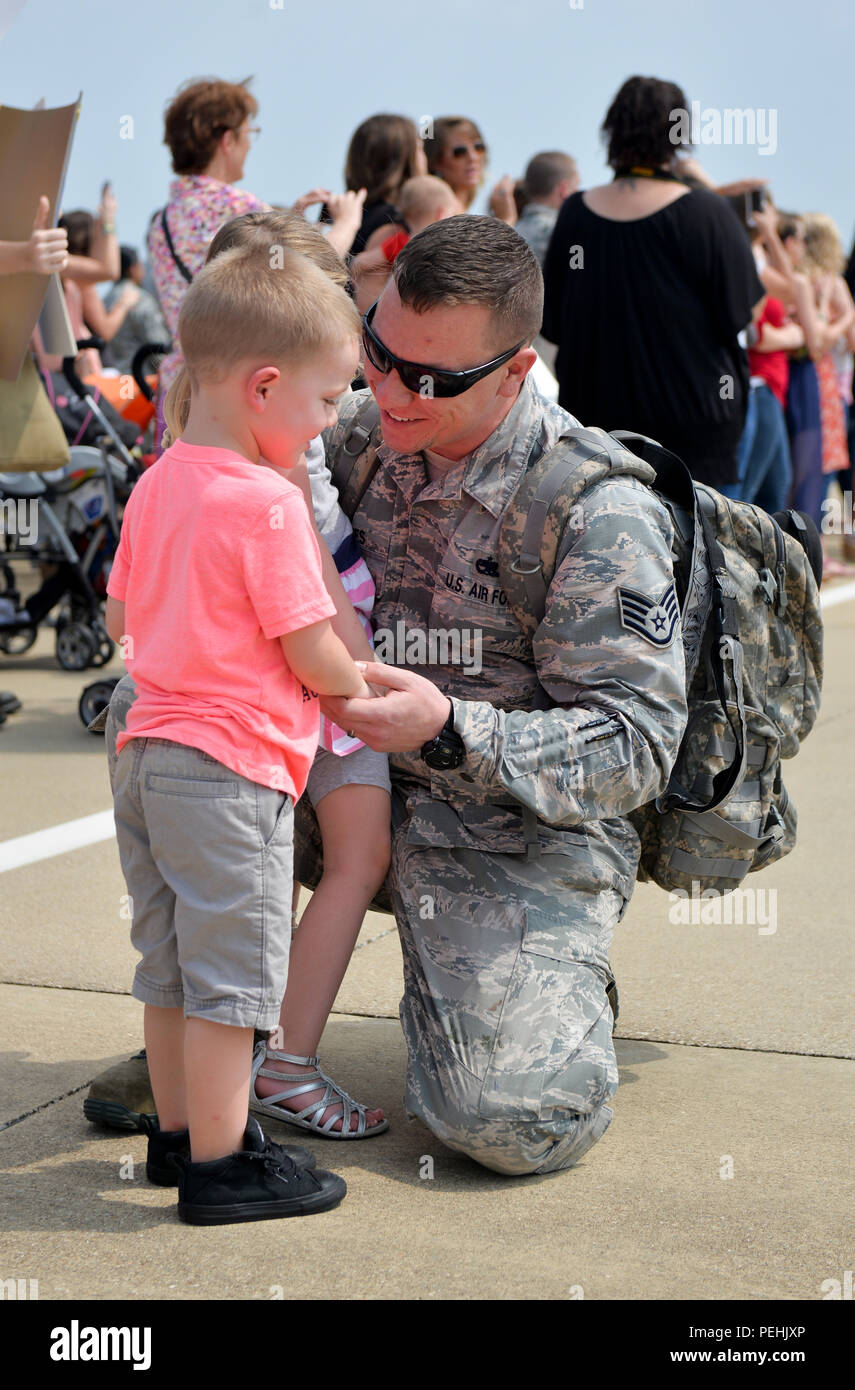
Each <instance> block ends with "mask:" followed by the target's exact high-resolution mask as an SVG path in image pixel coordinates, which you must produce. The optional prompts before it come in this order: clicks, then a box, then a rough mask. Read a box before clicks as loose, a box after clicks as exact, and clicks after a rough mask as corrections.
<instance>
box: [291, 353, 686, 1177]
mask: <svg viewBox="0 0 855 1390" xmlns="http://www.w3.org/2000/svg"><path fill="white" fill-rule="evenodd" d="M362 400H364V393H358V394H357V395H355V396H354V397H352V398H350V399H349V400H348V401H346V402H345V404H344V407H343V409H342V412H341V417H340V419H339V422H338V424H337V426H336V427H335V428H334V429H333V430H332V431H330V433H329V436H328V438H327V439H326V445H327V457H328V462H329V464H330V467H331V468H332V467H333V464H334V460H335V458H336V456H337V454H338V451H339V450H340V449H341V448H342V446H343V444H344V442H345V440H346V439H347V436H348V433H349V430H350V424H351V421H352V419H353V415H354V412H355V411H356V410H357V409H358V408H359V405H360V403H361V401H362ZM572 423H573V422H572V418H571V417H569V416H568V415H567V414H566V412H565V411H563V410H562V409H560V408H559V407H558V406H556V405H552V404H550V403H549V402H547V401H546V400H544V398H543V397H541V396H540V395H539V394H538V393H537V392H536V390H535V389H534V388H533V387H532V386H531V385H530V383H529V381H528V380H526V382H525V383H524V386H523V389H522V391H521V393H520V396H519V398H518V400H517V401H516V402H515V403H514V406H513V408H512V409H511V411H510V412H509V414H508V415H507V416H506V418H505V419H504V421H503V422H502V423H501V424H500V426H499V428H498V429H497V430H496V431H495V432H494V433H493V434H492V435H491V436H490V438H489V439H487V440H486V441H485V443H484V444H482V445H481V446H480V448H478V449H477V450H475V451H474V452H473V453H472V454H470V455H469V456H468V457H467V458H466V459H464V460H463V461H462V462H461V463H460V464H459V465H458V466H457V467H455V468H454V469H452V470H451V471H450V472H449V473H448V474H447V475H446V476H445V477H443V478H440V479H438V480H437V481H435V482H431V481H430V480H429V478H428V474H427V471H426V465H425V460H424V457H423V455H422V454H415V455H402V454H395V453H394V452H393V451H392V450H391V449H389V448H388V447H386V446H381V448H380V450H379V454H378V457H379V459H380V467H379V469H378V472H377V474H376V476H375V477H374V479H373V480H372V482H371V484H370V487H369V488H368V490H367V492H366V494H365V496H364V497H363V499H362V501H361V503H360V504H359V506H358V508H357V510H356V512H355V514H354V517H353V523H354V530H355V533H356V535H357V538H358V540H359V542H360V544H361V546H362V550H363V554H364V556H365V559H366V561H367V564H368V568H369V569H370V571H371V575H372V578H373V579H374V583H375V585H376V588H377V601H376V604H375V609H374V619H375V624H376V630H377V635H378V648H379V649H380V650H381V651H382V645H381V643H387V642H388V641H389V638H388V637H387V638H384V636H383V634H384V632H386V633H390V634H396V635H397V637H398V638H399V639H400V638H401V637H402V636H403V635H404V634H405V633H409V632H411V631H412V630H413V629H421V630H422V632H424V631H425V630H427V631H428V632H430V631H431V630H433V631H437V630H442V631H443V632H444V633H445V634H446V640H447V641H450V642H453V641H454V639H455V635H456V638H457V641H458V643H460V646H459V648H458V652H459V654H463V659H462V660H459V661H458V662H457V663H454V662H453V661H449V660H448V659H444V658H443V653H441V652H436V651H435V652H431V651H430V650H427V652H426V653H425V654H424V655H425V659H424V661H423V663H422V664H419V663H418V657H419V653H418V651H417V650H416V649H415V648H413V649H411V651H410V652H409V653H405V652H402V651H401V650H400V649H399V650H398V651H397V652H396V653H395V659H394V661H393V663H392V664H399V665H404V664H406V666H407V667H408V668H409V669H415V670H417V671H418V672H419V673H420V674H422V675H424V676H427V677H428V678H429V679H430V680H432V681H433V682H434V683H435V684H436V685H437V686H438V687H439V689H441V690H442V691H443V693H444V694H446V695H448V696H449V698H450V699H451V700H452V702H453V706H454V726H455V729H456V730H457V732H458V733H459V734H460V735H461V737H462V739H463V742H464V745H465V749H466V758H465V761H464V762H463V763H462V765H461V766H460V767H459V768H457V769H455V770H453V771H450V772H439V771H432V770H431V769H430V768H429V767H428V766H427V765H426V764H425V763H424V762H423V761H422V759H421V757H420V756H419V751H418V750H415V751H414V752H408V753H393V754H391V755H390V765H391V770H392V782H393V828H394V836H393V856H392V867H391V869H390V874H389V879H388V888H389V893H390V897H391V905H392V908H393V910H394V913H395V917H396V919H397V923H398V928H399V931H400V936H401V943H402V948H403V958H404V996H403V999H402V1002H401V1009H400V1016H401V1023H402V1027H403V1030H404V1036H405V1038H406V1042H407V1049H408V1054H409V1060H408V1069H407V1082H406V1105H407V1110H408V1112H409V1113H410V1114H411V1115H413V1116H416V1117H418V1118H419V1119H420V1120H422V1121H423V1122H424V1123H425V1124H426V1125H427V1126H428V1127H429V1128H430V1129H431V1130H432V1131H433V1133H434V1134H436V1135H437V1136H438V1138H440V1139H441V1140H442V1141H443V1142H444V1143H445V1144H447V1145H449V1146H450V1147H451V1148H454V1149H457V1150H459V1151H460V1152H461V1153H465V1154H468V1155H470V1156H471V1157H472V1158H474V1159H476V1160H477V1161H478V1162H479V1163H481V1164H483V1165H484V1166H486V1167H488V1168H492V1169H495V1170H496V1171H498V1172H502V1173H511V1174H520V1173H530V1172H550V1171H552V1170H554V1169H559V1168H567V1167H570V1166H571V1165H572V1164H574V1163H576V1162H577V1161H578V1159H579V1158H580V1157H581V1156H582V1155H583V1154H584V1153H585V1152H586V1151H587V1150H588V1149H589V1148H590V1147H591V1145H592V1144H594V1143H595V1142H596V1141H597V1139H599V1138H600V1136H601V1135H602V1134H603V1133H604V1132H605V1130H606V1128H607V1127H608V1125H609V1123H610V1121H611V1118H612V1111H611V1108H610V1106H609V1104H608V1102H609V1100H610V1099H611V1097H612V1096H613V1094H614V1092H615V1090H616V1089H617V1083H618V1076H617V1067H616V1062H615V1055H614V1048H613V1045H612V1037H611V1013H610V1010H609V1007H608V1003H607V999H606V988H607V986H608V985H609V983H610V982H611V971H610V967H609V961H608V952H609V945H610V942H611V938H612V932H613V930H614V927H615V925H616V923H617V922H618V921H619V920H620V918H621V917H622V915H623V913H624V911H625V908H626V905H627V902H628V901H629V898H630V896H631V893H632V890H633V887H634V884H635V876H636V868H637V863H638V855H639V841H638V836H637V834H636V832H635V831H634V829H633V828H632V826H631V825H630V824H629V822H628V821H627V820H626V819H625V817H626V814H627V812H629V811H630V810H632V809H633V808H634V807H636V806H638V805H640V804H641V803H643V802H645V801H648V800H649V799H650V798H652V797H654V796H656V795H657V793H658V792H659V791H660V790H661V789H662V788H663V787H664V785H665V783H666V781H667V778H668V774H669V772H670V769H671V766H672V764H673V761H674V758H675V756H676V753H677V749H678V746H679V742H680V738H681V736H682V732H683V729H684V727H685V722H686V701H685V688H684V681H685V671H684V661H683V649H682V641H681V637H680V633H679V626H678V628H677V631H676V632H675V634H674V637H673V639H672V640H671V642H670V644H669V645H668V646H664V647H658V646H656V645H655V644H654V643H652V642H651V641H649V640H646V639H645V638H644V637H643V636H640V635H638V634H637V633H636V632H634V631H632V630H630V629H629V628H628V627H627V626H626V625H622V623H621V613H620V609H619V603H618V594H617V589H618V586H619V585H620V586H626V589H628V590H632V591H635V593H636V594H642V595H654V596H656V595H660V594H662V593H663V591H665V590H666V589H667V587H668V585H669V583H670V582H671V579H672V566H671V554H670V550H671V523H670V519H669V517H668V515H667V512H666V511H665V509H664V507H662V505H661V504H660V503H659V502H658V501H657V500H656V499H655V498H654V497H653V495H652V494H651V493H650V492H649V491H648V490H647V489H646V488H645V487H644V486H643V485H642V484H641V483H639V482H638V481H637V480H635V479H633V478H626V479H623V478H614V479H606V480H605V481H603V482H602V483H600V484H597V485H596V486H595V487H593V488H591V489H590V491H589V492H587V493H586V494H585V497H584V508H583V524H582V526H581V527H580V528H579V530H578V532H577V533H576V534H575V539H574V541H573V544H572V545H571V547H570V550H569V552H568V553H567V554H566V555H565V556H564V558H563V560H562V562H561V564H560V566H559V568H558V569H557V571H556V574H555V578H554V580H553V583H552V585H551V588H550V591H549V596H548V599H547V607H546V612H545V616H544V618H543V621H542V622H541V624H540V626H539V627H538V629H537V631H536V633H535V634H534V638H533V641H532V640H530V639H529V638H527V637H526V636H525V635H524V633H523V632H522V630H521V628H520V625H519V623H518V622H517V620H516V619H515V618H514V616H513V613H512V611H511V608H510V606H509V605H508V602H507V595H506V594H505V593H504V591H503V590H502V589H501V588H500V586H499V581H498V565H497V560H496V553H497V538H498V534H499V528H500V525H501V521H502V516H503V514H504V512H505V510H506V509H507V508H509V507H512V506H513V505H514V494H515V491H516V489H517V486H518V484H519V482H520V480H521V478H522V477H523V474H524V472H525V470H526V466H527V464H530V463H532V462H533V461H534V460H535V459H537V458H538V457H539V456H540V454H541V453H542V452H543V451H544V450H545V449H547V448H549V447H550V446H551V445H552V444H553V443H554V442H555V440H556V439H557V438H558V437H559V435H560V434H561V432H562V429H564V428H566V427H567V425H568V424H572ZM399 624H403V628H400V627H399V626H398V625H399ZM473 633H480V636H481V643H482V647H481V660H482V663H483V669H482V670H481V671H480V672H479V671H476V670H475V669H474V667H475V665H476V662H475V661H473V659H472V652H473V647H472V642H473ZM449 634H450V636H449ZM467 634H468V640H469V643H470V645H469V647H468V648H467V645H466V639H467ZM451 650H452V651H453V650H454V648H453V647H452V648H451ZM447 656H448V653H445V658H447ZM414 657H415V659H413V658H414ZM432 658H434V659H433V661H432ZM437 658H438V659H437ZM385 659H387V660H389V657H388V655H387V656H386V658H385ZM464 662H465V663H466V664H464ZM553 702H555V705H556V707H552V708H549V707H548V706H550V705H552V704H553ZM295 850H296V863H297V865H298V867H297V870H296V872H297V876H298V878H300V879H301V881H303V882H305V883H308V884H310V885H311V884H313V883H314V882H316V881H317V877H318V863H317V834H316V829H315V827H314V826H312V825H311V808H310V807H309V806H308V805H307V804H306V803H305V799H304V800H303V801H301V802H300V803H299V805H298V817H297V825H296V845H295Z"/></svg>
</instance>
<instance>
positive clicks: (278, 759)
mask: <svg viewBox="0 0 855 1390" xmlns="http://www.w3.org/2000/svg"><path fill="white" fill-rule="evenodd" d="M107 592H108V593H109V594H110V595H111V596H112V597H113V598H115V599H117V600H118V601H119V602H120V603H124V604H125V632H126V638H125V641H124V643H123V646H124V648H125V649H126V650H125V664H126V665H127V668H128V671H129V673H130V674H131V675H132V676H133V678H134V680H135V681H136V683H137V687H138V691H139V693H138V695H137V698H136V700H135V701H134V704H133V705H132V707H131V710H130V713H129V715H128V723H127V729H126V731H125V733H123V734H120V735H119V739H118V745H117V746H118V748H119V750H121V749H122V747H123V746H124V744H125V743H126V742H127V741H128V739H131V738H164V739H169V740H170V741H171V742H174V743H183V744H187V745H189V746H190V747H191V748H199V749H201V750H202V752H203V753H209V754H210V755H211V757H213V758H216V759H217V761H218V762H221V763H224V764H225V766H226V767H229V768H231V769H232V771H234V772H237V773H240V775H241V776H243V777H248V778H249V779H250V780H251V781H253V782H259V783H261V785H263V786H267V787H276V788H278V789H279V790H280V791H285V792H288V793H289V794H290V795H291V796H293V797H294V798H295V799H296V798H297V797H299V796H301V795H302V793H303V790H304V788H305V785H306V779H307V777H308V775H309V769H310V767H311V764H312V759H313V757H314V755H315V750H316V748H317V743H318V727H319V716H320V710H319V702H318V697H317V695H315V694H313V693H312V692H311V691H308V690H306V689H305V687H304V686H303V685H302V684H301V683H300V681H299V680H297V678H296V677H295V676H294V675H293V673H292V672H291V670H290V668H289V666H288V664H287V662H286V660H285V657H284V655H283V652H282V648H281V646H280V644H279V640H278V639H279V637H280V636H283V635H284V634H285V633H289V632H294V631H296V630H297V629H298V628H302V627H308V626H310V625H311V624H312V623H317V622H320V621H321V620H322V619H323V618H329V617H331V616H332V615H333V614H334V613H335V605H334V603H333V601H332V599H331V598H330V596H329V594H328V593H327V590H326V588H325V587H324V583H323V578H322V575H321V558H320V552H319V550H318V545H317V541H316V540H315V536H314V533H313V531H312V528H311V524H310V521H309V516H308V512H307V509H306V504H305V502H304V500H303V495H302V493H301V492H300V491H299V490H298V489H297V488H296V487H295V486H294V484H293V483H289V482H288V481H287V480H286V479H284V478H283V477H282V476H281V475H280V474H278V473H275V472H273V470H272V469H270V468H266V467H265V466H264V465H263V464H254V463H250V462H249V460H248V459H245V458H243V457H241V455H240V454H235V453H232V452H231V451H230V450H228V449H209V448H207V447H205V448H202V447H199V446H197V445H190V444H183V443H182V442H181V441H180V440H179V441H178V443H176V444H173V445H172V447H171V448H170V449H167V451H166V453H165V454H163V456H162V457H161V458H160V459H159V460H158V461H157V463H155V464H154V465H153V467H151V468H149V469H148V471H147V472H146V473H144V474H143V476H142V477H141V478H140V480H139V482H138V483H137V484H136V487H135V488H134V490H133V492H132V493H131V496H130V499H129V501H128V504H127V506H126V508H125V514H124V518H123V520H122V534H121V539H120V542H119V548H118V550H117V551H116V557H115V560H114V563H113V569H112V572H111V574H110V580H109V583H108V585H107Z"/></svg>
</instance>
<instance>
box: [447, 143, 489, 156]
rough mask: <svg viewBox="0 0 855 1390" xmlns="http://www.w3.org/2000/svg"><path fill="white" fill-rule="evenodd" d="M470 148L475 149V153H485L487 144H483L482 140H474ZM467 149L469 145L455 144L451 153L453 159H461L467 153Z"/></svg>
mask: <svg viewBox="0 0 855 1390" xmlns="http://www.w3.org/2000/svg"><path fill="white" fill-rule="evenodd" d="M471 148H472V149H473V150H474V151H475V153H476V154H486V153H487V146H486V145H485V144H484V141H483V140H475V141H474V142H473V144H472V146H471ZM469 149H470V146H469V145H455V146H454V148H453V149H452V151H451V153H452V156H453V157H454V158H455V159H462V158H463V156H464V155H465V154H468V153H469Z"/></svg>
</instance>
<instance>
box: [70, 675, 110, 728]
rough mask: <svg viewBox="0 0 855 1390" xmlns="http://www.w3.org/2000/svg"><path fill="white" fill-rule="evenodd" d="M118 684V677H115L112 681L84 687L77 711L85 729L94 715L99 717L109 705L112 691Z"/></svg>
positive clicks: (94, 682) (97, 682)
mask: <svg viewBox="0 0 855 1390" xmlns="http://www.w3.org/2000/svg"><path fill="white" fill-rule="evenodd" d="M118 684H119V677H118V676H116V678H115V679H114V680H107V681H93V682H92V684H91V685H87V686H86V689H85V690H84V691H83V694H82V695H81V696H80V701H79V703H78V706H77V711H78V714H79V715H80V718H81V719H82V721H83V723H84V725H85V727H86V728H87V729H88V728H89V725H90V724H91V723H92V720H93V719H94V718H95V717H96V715H99V714H100V713H101V711H102V710H103V709H106V707H107V705H109V703H110V699H111V697H112V694H113V691H114V690H115V689H116V686H117V685H118Z"/></svg>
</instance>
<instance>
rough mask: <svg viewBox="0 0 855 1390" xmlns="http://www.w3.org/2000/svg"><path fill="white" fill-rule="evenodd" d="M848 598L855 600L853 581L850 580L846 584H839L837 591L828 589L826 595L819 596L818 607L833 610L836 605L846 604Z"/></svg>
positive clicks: (854, 584) (854, 580) (854, 581)
mask: <svg viewBox="0 0 855 1390" xmlns="http://www.w3.org/2000/svg"><path fill="white" fill-rule="evenodd" d="M850 598H855V579H852V580H850V582H849V583H848V584H841V586H840V588H839V589H828V590H827V591H826V593H824V594H820V596H819V601H820V607H821V608H833V607H834V605H835V604H836V603H846V602H847V600H848V599H850Z"/></svg>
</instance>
